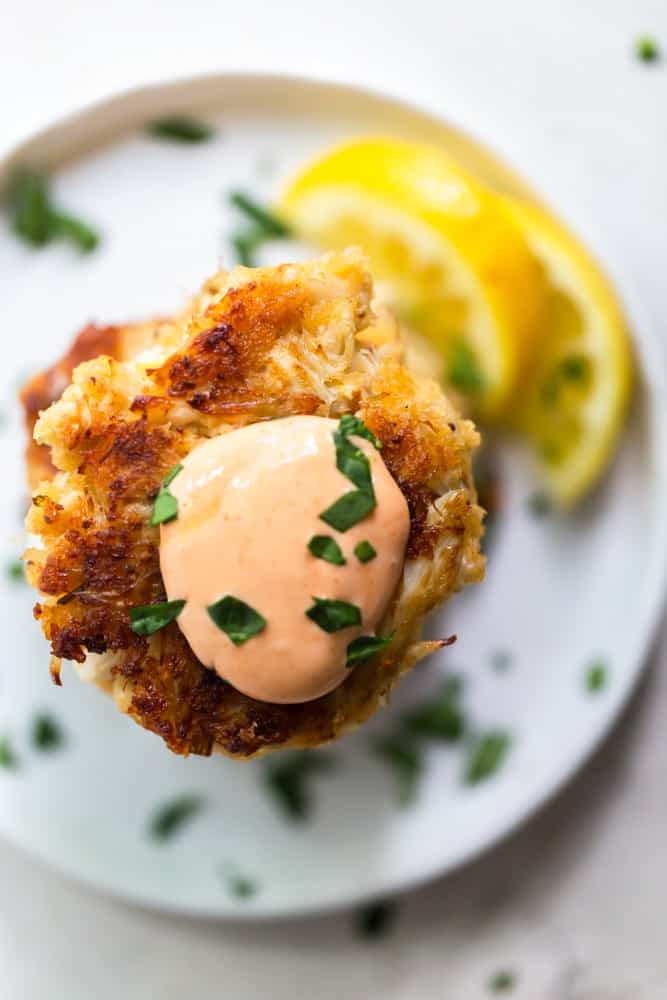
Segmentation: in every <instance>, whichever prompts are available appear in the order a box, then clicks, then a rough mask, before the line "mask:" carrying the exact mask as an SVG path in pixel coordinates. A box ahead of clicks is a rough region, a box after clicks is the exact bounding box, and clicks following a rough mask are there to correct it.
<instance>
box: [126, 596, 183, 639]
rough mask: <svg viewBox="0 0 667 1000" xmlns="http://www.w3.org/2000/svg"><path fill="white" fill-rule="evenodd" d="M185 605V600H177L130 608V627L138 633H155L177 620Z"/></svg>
mask: <svg viewBox="0 0 667 1000" xmlns="http://www.w3.org/2000/svg"><path fill="white" fill-rule="evenodd" d="M184 607H185V601H181V600H177V601H163V602H162V604H146V605H144V606H143V607H140V608H130V628H131V629H132V631H133V632H135V633H136V634H137V635H153V633H154V632H159V631H160V629H161V628H164V627H165V625H169V623H170V622H173V621H175V619H176V618H178V616H179V615H180V613H181V611H182V610H183V608H184Z"/></svg>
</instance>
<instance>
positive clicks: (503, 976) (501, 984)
mask: <svg viewBox="0 0 667 1000" xmlns="http://www.w3.org/2000/svg"><path fill="white" fill-rule="evenodd" d="M515 985H516V976H515V975H514V973H513V972H510V971H509V970H508V969H501V970H500V972H496V973H495V974H494V975H493V976H491V978H490V979H489V990H490V991H491V993H509V991H510V990H513V989H514V987H515Z"/></svg>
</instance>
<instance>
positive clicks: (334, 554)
mask: <svg viewBox="0 0 667 1000" xmlns="http://www.w3.org/2000/svg"><path fill="white" fill-rule="evenodd" d="M308 550H309V551H310V552H311V553H312V554H313V555H314V556H315V558H316V559H324V561H325V562H330V563H333V565H334V566H344V565H345V563H346V562H347V560H346V559H345V556H344V555H343V552H342V550H341V547H340V545H339V544H338V542H337V541H336V539H335V538H332V537H331V535H313V537H312V538H311V540H310V541H309V542H308Z"/></svg>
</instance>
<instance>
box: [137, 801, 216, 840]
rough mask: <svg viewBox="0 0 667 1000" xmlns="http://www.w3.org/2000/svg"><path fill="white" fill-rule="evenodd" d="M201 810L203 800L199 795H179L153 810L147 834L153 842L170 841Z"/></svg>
mask: <svg viewBox="0 0 667 1000" xmlns="http://www.w3.org/2000/svg"><path fill="white" fill-rule="evenodd" d="M203 808H204V799H203V798H202V796H201V795H193V794H189V795H181V796H179V797H178V798H175V799H172V800H171V801H170V802H165V803H164V805H161V806H159V807H158V808H157V809H156V810H155V812H154V813H153V815H152V817H151V819H150V821H149V824H148V832H149V834H150V835H151V837H152V838H153V839H154V840H158V841H166V840H171V838H172V837H174V836H175V835H176V834H177V833H180V832H181V830H182V829H183V827H185V826H186V825H187V824H188V823H189V822H190V821H191V820H192V819H194V817H195V816H197V815H198V813H200V812H201V811H202V809H203Z"/></svg>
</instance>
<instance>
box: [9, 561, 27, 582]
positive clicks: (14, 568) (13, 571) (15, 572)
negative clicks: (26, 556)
mask: <svg viewBox="0 0 667 1000" xmlns="http://www.w3.org/2000/svg"><path fill="white" fill-rule="evenodd" d="M6 572H7V576H8V577H9V579H10V580H13V581H14V582H15V583H19V582H20V581H25V565H24V563H23V560H22V559H12V561H11V562H9V563H7V566H6Z"/></svg>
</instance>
